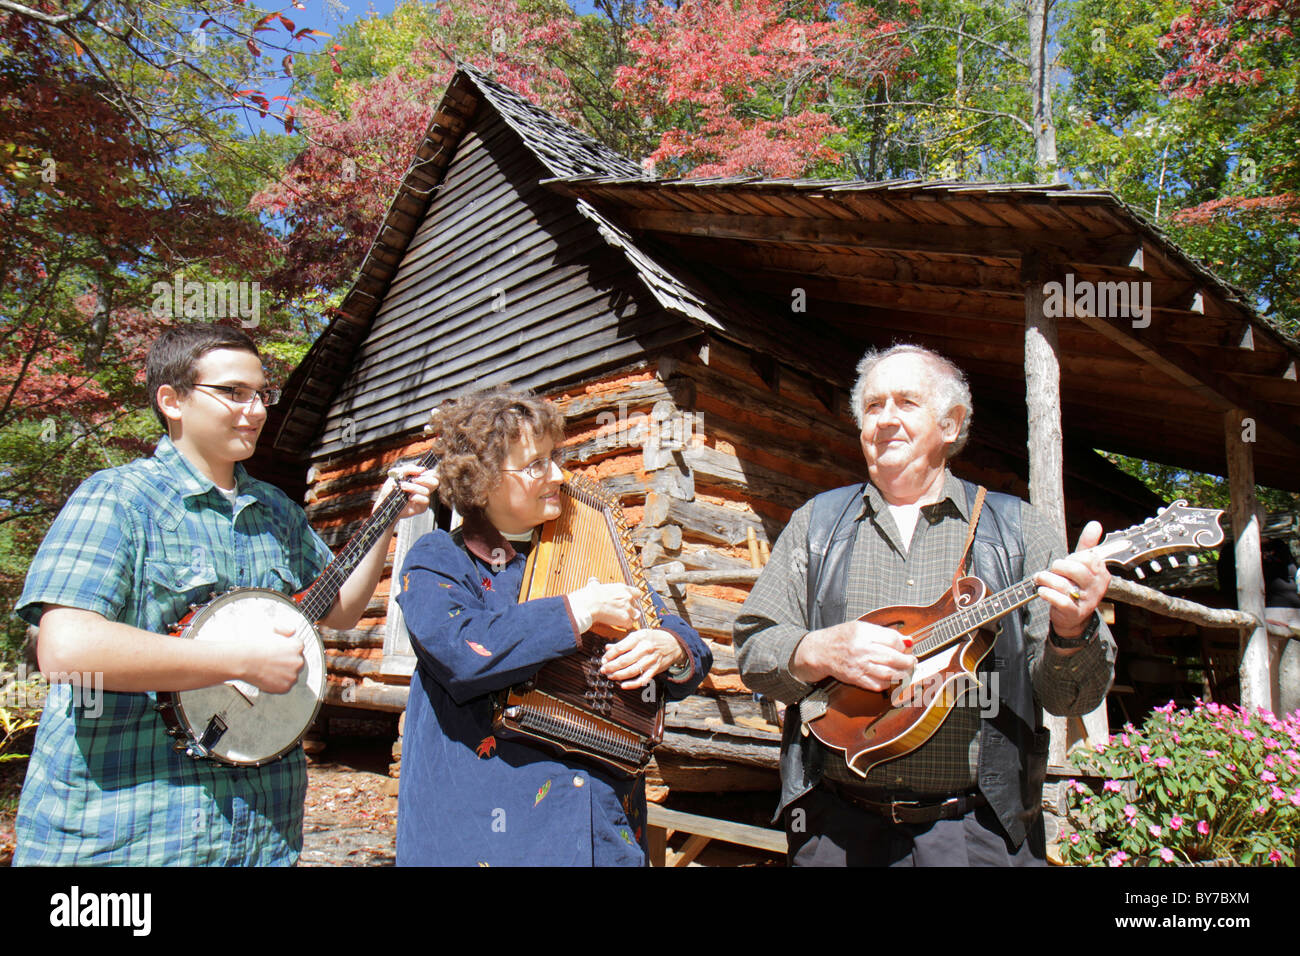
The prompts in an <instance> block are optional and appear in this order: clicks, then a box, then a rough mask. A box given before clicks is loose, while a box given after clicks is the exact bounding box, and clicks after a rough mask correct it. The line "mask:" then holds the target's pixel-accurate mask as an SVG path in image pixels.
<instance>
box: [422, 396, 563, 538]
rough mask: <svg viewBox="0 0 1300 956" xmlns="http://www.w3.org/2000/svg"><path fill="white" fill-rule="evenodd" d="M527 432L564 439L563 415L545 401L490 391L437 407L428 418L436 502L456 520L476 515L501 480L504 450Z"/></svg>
mask: <svg viewBox="0 0 1300 956" xmlns="http://www.w3.org/2000/svg"><path fill="white" fill-rule="evenodd" d="M525 427H527V428H528V430H529V431H530V432H531V433H532V435H533V437H534V438H535V439H537V440H538V441H541V440H542V439H543V438H550V439H551V440H552V441H553V442H554V443H555V444H556V445H557V446H558V445H559V444H560V443H561V442H562V441H563V440H564V416H563V415H561V414H560V411H559V409H557V408H556V407H555V406H554V405H552V404H551V403H550V402H548V401H546V400H545V399H542V398H537V397H535V396H533V395H529V394H528V393H526V392H513V391H510V390H509V389H506V388H490V389H485V390H484V391H481V392H474V393H473V394H472V395H466V396H465V397H463V398H460V399H456V400H453V401H446V402H443V404H442V406H441V407H440V408H439V409H438V412H437V414H436V416H435V418H434V422H433V429H434V431H435V432H436V433H437V434H436V435H435V437H434V440H433V450H434V451H435V452H436V453H437V454H438V455H440V456H441V459H442V460H441V461H440V462H439V464H438V478H439V481H438V497H440V498H441V499H442V501H443V504H447V505H451V506H453V507H455V509H456V510H457V511H459V512H460V513H461V514H462V515H464V514H471V513H474V512H480V513H481V512H482V511H483V510H484V509H485V508H486V507H487V500H488V495H489V494H490V493H491V492H492V489H493V488H495V487H496V486H497V484H498V483H499V482H500V481H501V465H502V464H503V463H504V462H505V460H506V456H507V455H508V454H509V453H510V446H511V444H513V443H514V442H515V441H517V440H518V439H519V437H520V435H521V434H522V432H523V429H524V428H525Z"/></svg>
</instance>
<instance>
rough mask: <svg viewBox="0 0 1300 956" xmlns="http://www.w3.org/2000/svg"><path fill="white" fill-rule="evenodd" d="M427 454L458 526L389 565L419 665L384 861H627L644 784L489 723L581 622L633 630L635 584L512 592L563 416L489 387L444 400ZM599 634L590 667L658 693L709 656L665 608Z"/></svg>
mask: <svg viewBox="0 0 1300 956" xmlns="http://www.w3.org/2000/svg"><path fill="white" fill-rule="evenodd" d="M437 424H438V428H439V429H440V434H439V436H438V437H437V438H436V439H435V451H437V452H438V453H439V454H440V455H441V456H442V460H441V463H440V465H439V479H440V484H439V488H438V492H439V494H440V495H441V496H442V500H443V501H444V502H445V503H447V504H450V505H454V506H455V507H456V510H457V511H459V512H460V514H461V516H462V519H463V524H462V525H461V527H460V528H459V529H458V530H457V531H455V532H453V533H452V534H448V533H446V532H444V531H434V532H433V533H431V534H428V535H425V536H424V537H423V538H421V539H420V541H419V542H417V543H416V545H415V546H414V547H413V548H412V549H411V550H410V552H409V554H408V555H407V558H406V562H405V564H404V565H403V566H402V569H401V575H400V581H399V583H398V586H399V587H400V592H399V594H398V597H397V602H398V604H399V605H400V606H401V609H402V615H403V617H404V618H405V621H406V626H407V629H408V630H409V631H410V634H411V644H412V646H413V647H414V649H415V655H416V658H417V661H418V667H417V668H416V671H415V674H414V675H413V677H412V679H411V692H410V698H409V701H408V703H407V712H406V728H405V733H404V736H403V743H402V748H403V750H402V774H401V786H400V789H399V795H398V814H397V863H398V865H399V866H410V865H416V866H419V865H443V866H447V865H450V866H473V865H476V864H477V865H493V866H498V865H516V866H518V865H576V866H592V865H595V866H619V865H624V866H629V865H630V866H642V865H645V863H646V859H647V842H646V841H647V832H646V831H647V827H646V819H645V784H644V779H643V778H642V777H641V776H638V777H636V778H632V779H628V778H624V777H619V776H616V775H614V774H612V773H608V772H606V771H604V770H602V769H598V767H599V765H597V764H594V763H590V762H584V761H582V760H580V759H574V758H573V757H571V756H569V755H561V754H560V753H559V752H557V751H553V750H551V749H550V748H547V747H545V746H544V745H541V744H536V743H533V742H531V741H529V740H527V739H520V738H514V737H505V736H501V735H498V734H496V733H495V732H494V730H493V727H492V717H493V707H494V701H495V698H496V696H497V693H498V692H499V691H501V690H504V689H505V688H507V687H510V686H511V685H514V684H517V683H519V682H520V681H523V680H526V679H527V678H529V677H531V676H532V675H533V674H535V673H536V672H537V671H538V669H539V668H541V667H542V665H543V664H545V663H546V662H548V661H551V660H555V659H557V658H560V657H563V656H564V655H566V654H572V653H574V652H575V651H576V650H577V649H578V639H579V637H580V635H581V634H582V633H584V632H585V631H587V630H588V629H590V628H591V627H592V626H593V625H595V624H603V625H606V626H609V627H614V628H618V629H623V630H629V629H632V628H635V627H636V617H635V614H636V606H637V592H636V590H635V589H634V588H631V587H628V586H626V585H622V584H597V583H595V581H594V580H593V581H592V583H589V584H588V585H587V586H586V587H583V588H581V589H579V590H576V591H574V592H573V593H570V594H566V595H559V596H555V597H547V598H538V599H534V600H530V601H525V602H523V603H518V599H519V591H520V587H521V585H522V581H523V572H524V564H525V561H526V557H527V554H528V551H529V550H530V548H531V547H532V543H533V541H534V531H535V530H536V529H537V528H538V526H539V525H541V524H542V523H543V522H545V521H548V520H551V519H554V518H556V517H557V516H558V515H559V514H560V496H559V495H560V485H561V483H562V481H563V477H562V474H561V472H560V468H559V464H558V461H559V454H558V451H557V448H558V445H559V442H560V441H561V440H562V439H563V420H562V418H561V416H560V413H559V412H558V411H557V410H556V409H555V407H554V406H553V405H551V404H550V403H549V402H546V401H543V400H541V399H537V398H533V397H531V396H527V395H523V394H519V393H512V392H508V391H504V390H500V389H497V390H491V391H487V392H480V393H477V394H474V395H471V396H469V397H467V398H464V399H461V400H460V401H458V402H455V403H453V404H450V405H449V406H444V408H443V410H442V412H441V414H440V416H439V419H438V423H437ZM655 602H656V605H657V606H658V607H659V609H660V615H661V619H662V623H661V627H660V628H659V629H654V630H633V631H632V632H631V633H629V634H628V635H627V636H626V637H624V638H623V639H622V640H619V641H616V642H612V643H611V644H610V645H609V647H608V648H607V650H606V653H605V656H604V661H603V664H602V666H601V673H603V674H604V675H605V676H606V677H608V678H609V679H610V680H614V681H618V682H619V683H620V685H621V686H622V687H625V688H637V687H644V686H646V685H647V684H649V683H650V681H651V680H653V679H654V678H655V676H656V675H659V674H664V675H665V678H666V681H667V684H666V686H667V688H668V696H669V697H670V698H673V699H680V698H682V697H686V696H689V695H690V694H691V693H692V692H693V691H694V690H695V688H696V687H698V686H699V683H700V681H701V680H703V678H704V675H705V674H706V673H708V669H709V666H710V665H711V663H712V657H711V656H710V654H709V651H708V648H707V646H706V645H705V643H704V642H703V641H702V640H700V637H699V635H698V634H697V633H696V632H695V631H694V630H693V629H692V628H691V627H690V626H689V625H688V624H687V623H686V622H685V621H683V620H682V619H681V618H680V617H676V616H674V615H671V614H668V613H666V612H665V611H664V607H663V603H662V602H661V601H660V600H659V599H658V596H657V595H656V596H655Z"/></svg>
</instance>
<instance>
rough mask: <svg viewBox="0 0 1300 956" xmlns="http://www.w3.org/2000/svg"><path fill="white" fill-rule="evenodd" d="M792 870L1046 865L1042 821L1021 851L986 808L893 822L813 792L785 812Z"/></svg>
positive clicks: (819, 790)
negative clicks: (959, 814)
mask: <svg viewBox="0 0 1300 956" xmlns="http://www.w3.org/2000/svg"><path fill="white" fill-rule="evenodd" d="M784 819H785V830H786V837H787V838H788V840H789V853H788V855H787V858H786V861H787V863H789V865H790V866H1046V865H1047V860H1046V856H1047V853H1046V846H1045V838H1044V834H1043V820H1042V817H1041V816H1040V817H1039V818H1038V821H1037V822H1036V823H1035V824H1034V825H1032V826H1031V827H1030V828H1029V835H1028V836H1027V837H1026V838H1025V841H1024V842H1023V843H1021V844H1020V846H1019V847H1012V846H1011V841H1010V840H1009V839H1008V838H1007V836H1006V834H1005V833H1004V832H1003V830H1002V825H1001V824H1000V823H998V818H997V815H996V814H994V812H993V810H992V809H991V808H990V807H977V808H976V809H974V810H970V811H968V812H967V813H966V815H965V816H963V817H961V818H959V819H955V820H936V821H934V822H933V823H894V822H893V821H891V820H888V819H886V818H885V817H882V816H880V815H878V814H875V813H872V812H871V811H870V810H867V809H865V808H863V807H859V806H857V805H856V804H852V803H849V802H847V801H845V800H842V799H840V798H839V797H838V796H836V795H835V794H833V793H831V792H830V791H828V790H827V789H826V788H825V787H820V786H819V787H815V788H814V789H813V790H812V791H810V792H809V793H807V794H805V795H804V796H802V797H800V798H799V799H798V800H796V801H795V802H794V803H792V804H791V805H790V806H788V807H786V810H785V814H784Z"/></svg>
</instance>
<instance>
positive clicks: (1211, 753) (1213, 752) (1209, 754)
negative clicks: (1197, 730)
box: [1201, 750, 1219, 757]
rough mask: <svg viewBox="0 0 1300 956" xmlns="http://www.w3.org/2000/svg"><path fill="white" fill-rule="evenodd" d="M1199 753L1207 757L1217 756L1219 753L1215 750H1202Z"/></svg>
mask: <svg viewBox="0 0 1300 956" xmlns="http://www.w3.org/2000/svg"><path fill="white" fill-rule="evenodd" d="M1201 753H1203V754H1205V756H1207V757H1217V756H1219V752H1218V751H1217V750H1202V751H1201Z"/></svg>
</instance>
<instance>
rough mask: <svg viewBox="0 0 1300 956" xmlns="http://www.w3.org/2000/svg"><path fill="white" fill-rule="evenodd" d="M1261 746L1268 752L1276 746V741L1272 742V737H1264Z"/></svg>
mask: <svg viewBox="0 0 1300 956" xmlns="http://www.w3.org/2000/svg"><path fill="white" fill-rule="evenodd" d="M1263 744H1264V746H1265V747H1267V748H1268V749H1269V750H1272V749H1273V748H1274V747H1276V746H1277V745H1278V743H1277V741H1276V740H1274V739H1273V738H1272V737H1265V738H1264V740H1263Z"/></svg>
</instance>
